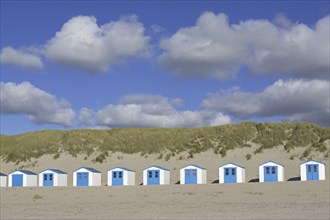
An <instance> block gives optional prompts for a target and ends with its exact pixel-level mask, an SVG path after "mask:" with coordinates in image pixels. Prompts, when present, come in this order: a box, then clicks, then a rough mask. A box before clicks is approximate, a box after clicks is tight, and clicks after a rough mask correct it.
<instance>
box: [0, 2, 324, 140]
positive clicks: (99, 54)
mask: <svg viewBox="0 0 330 220" xmlns="http://www.w3.org/2000/svg"><path fill="white" fill-rule="evenodd" d="M0 38H1V42H0V43H1V94H0V95H1V96H0V97H1V134H17V133H22V132H27V131H34V130H41V129H73V128H114V127H196V126H213V125H221V124H226V123H237V122H240V121H245V120H253V121H278V122H280V121H309V122H312V123H316V124H320V125H323V126H324V125H325V126H328V125H329V99H330V97H329V65H330V64H329V50H328V49H329V45H330V43H329V1H266V2H263V1H178V2H174V1H1V35H0Z"/></svg>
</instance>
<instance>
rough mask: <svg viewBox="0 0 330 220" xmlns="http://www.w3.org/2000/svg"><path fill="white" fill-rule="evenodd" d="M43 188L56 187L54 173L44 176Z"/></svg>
mask: <svg viewBox="0 0 330 220" xmlns="http://www.w3.org/2000/svg"><path fill="white" fill-rule="evenodd" d="M43 186H54V175H53V174H52V173H45V174H44V182H43Z"/></svg>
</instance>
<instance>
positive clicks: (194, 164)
mask: <svg viewBox="0 0 330 220" xmlns="http://www.w3.org/2000/svg"><path fill="white" fill-rule="evenodd" d="M189 166H193V167H196V168H199V169H202V170H206V169H205V168H204V167H200V166H197V165H195V164H189V165H187V166H184V167H181V169H184V168H186V167H189ZM181 169H180V170H181Z"/></svg>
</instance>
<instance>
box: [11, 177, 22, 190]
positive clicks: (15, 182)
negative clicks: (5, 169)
mask: <svg viewBox="0 0 330 220" xmlns="http://www.w3.org/2000/svg"><path fill="white" fill-rule="evenodd" d="M12 186H14V187H17V186H23V174H13V176H12Z"/></svg>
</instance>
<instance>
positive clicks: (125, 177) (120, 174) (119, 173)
mask: <svg viewBox="0 0 330 220" xmlns="http://www.w3.org/2000/svg"><path fill="white" fill-rule="evenodd" d="M128 185H131V186H133V185H135V171H133V170H130V169H127V168H124V167H115V168H112V169H111V170H109V171H108V186H128Z"/></svg>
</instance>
